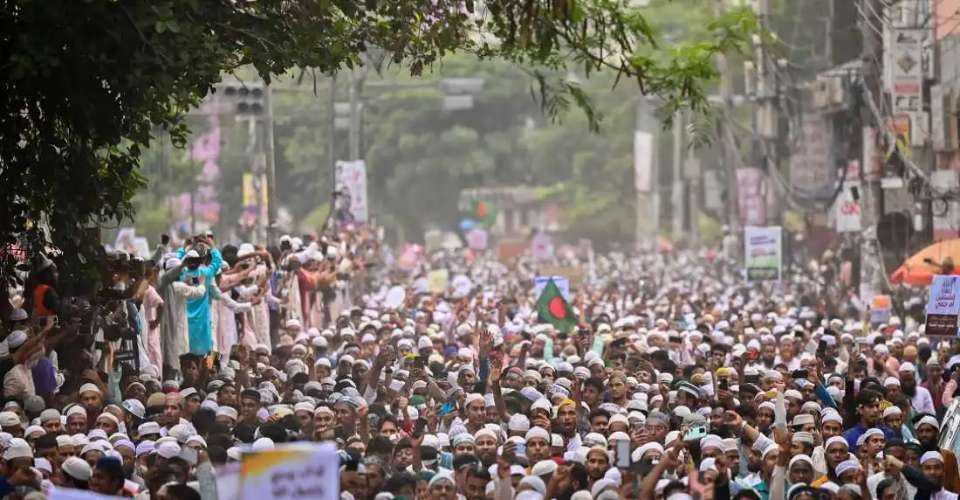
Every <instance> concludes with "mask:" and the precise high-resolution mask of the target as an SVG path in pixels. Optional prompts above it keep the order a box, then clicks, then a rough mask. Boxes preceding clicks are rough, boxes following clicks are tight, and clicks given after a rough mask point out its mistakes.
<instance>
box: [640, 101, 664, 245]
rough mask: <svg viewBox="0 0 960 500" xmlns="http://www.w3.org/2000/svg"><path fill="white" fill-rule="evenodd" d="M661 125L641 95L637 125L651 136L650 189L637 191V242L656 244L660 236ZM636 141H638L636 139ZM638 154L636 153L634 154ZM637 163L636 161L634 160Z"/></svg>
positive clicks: (648, 103)
mask: <svg viewBox="0 0 960 500" xmlns="http://www.w3.org/2000/svg"><path fill="white" fill-rule="evenodd" d="M659 128H660V127H659V125H658V124H657V121H656V119H655V117H654V114H653V106H651V103H650V101H649V99H648V98H647V96H644V95H640V96H639V97H638V99H637V124H636V130H637V131H640V132H645V133H648V134H650V137H651V140H650V143H651V145H652V147H651V148H650V151H649V154H650V173H649V175H650V189H649V191H648V192H646V193H645V192H643V191H641V190H640V189H637V200H636V207H635V215H636V227H635V231H636V232H635V237H636V242H637V243H640V242H642V241H643V240H644V239H645V238H646V237H651V239H652V240H653V241H654V242H655V241H656V238H657V236H659V234H660V182H659V170H660V169H659V161H658V154H657V153H658V151H657V137H658V130H659ZM634 140H636V139H634ZM636 153H637V152H636V151H635V152H634V154H636ZM634 161H636V159H635V160H634Z"/></svg>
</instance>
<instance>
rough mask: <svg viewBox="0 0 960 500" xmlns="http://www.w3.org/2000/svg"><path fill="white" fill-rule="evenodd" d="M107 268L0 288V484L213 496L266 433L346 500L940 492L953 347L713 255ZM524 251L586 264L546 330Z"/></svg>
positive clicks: (955, 473)
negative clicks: (333, 455)
mask: <svg viewBox="0 0 960 500" xmlns="http://www.w3.org/2000/svg"><path fill="white" fill-rule="evenodd" d="M110 262H111V263H110V266H109V272H108V273H106V278H105V282H104V283H103V284H102V286H101V288H100V291H99V292H98V294H97V296H96V297H95V298H89V297H88V298H87V299H89V300H88V301H84V300H83V299H82V298H78V297H66V296H61V294H60V293H59V291H58V272H57V266H56V263H55V262H54V261H53V260H50V259H48V258H46V257H38V258H36V259H33V260H32V263H31V264H32V267H31V270H30V272H29V276H27V277H26V279H25V280H23V283H22V285H18V286H14V287H13V288H12V289H11V290H10V294H9V296H10V297H11V299H10V301H9V302H10V304H8V306H9V307H7V308H6V310H7V311H8V312H7V317H6V318H5V319H6V321H5V324H4V335H5V337H4V340H3V341H2V342H0V376H2V381H3V405H2V411H0V431H2V432H0V458H2V460H0V472H2V474H0V496H10V497H11V498H20V497H23V498H27V497H30V498H42V497H43V496H46V495H50V494H52V492H55V491H56V490H57V489H66V488H74V489H83V490H91V491H92V492H96V493H100V494H106V495H123V496H136V497H143V498H148V497H155V498H164V499H196V498H203V499H204V500H208V499H210V500H215V499H217V498H218V491H217V480H216V470H217V467H220V466H223V465H224V464H228V463H229V462H235V461H239V460H242V457H243V455H244V454H247V453H256V452H261V451H264V450H271V449H275V448H276V447H281V446H283V445H284V444H285V443H290V442H294V441H332V442H335V443H336V445H337V447H338V449H339V455H340V456H339V460H340V472H339V476H340V491H341V498H345V499H357V500H360V499H363V500H380V499H390V498H405V499H412V498H424V499H450V500H452V499H454V498H461V497H462V498H466V499H467V500H479V499H496V500H509V499H514V498H515V499H518V500H534V499H542V498H560V499H590V498H595V499H616V498H641V499H667V500H681V499H686V498H698V499H724V498H735V499H761V500H768V499H773V500H781V499H790V500H794V499H797V500H799V499H821V498H839V499H846V500H850V499H865V498H872V499H883V500H889V499H907V498H920V499H937V500H939V499H950V498H956V497H957V493H958V492H960V468H958V461H957V456H956V454H955V451H954V450H953V449H952V447H951V445H952V443H947V444H945V445H944V446H941V439H940V438H941V435H943V434H945V433H947V432H952V431H950V429H949V428H948V425H949V424H950V422H949V421H948V420H947V419H945V416H946V415H947V414H948V410H949V408H950V407H951V405H952V402H953V399H954V397H955V395H957V386H958V380H960V370H956V367H957V366H958V365H960V350H958V349H957V347H956V343H955V341H954V339H952V338H932V337H928V336H926V335H925V334H924V327H923V325H922V324H919V323H918V322H917V321H916V319H915V318H912V317H900V316H897V315H895V314H894V315H893V316H891V317H890V318H889V319H887V320H884V321H885V322H883V323H876V322H874V323H871V322H870V317H869V316H868V315H866V314H857V313H856V311H853V312H851V310H850V308H837V307H831V304H828V303H825V302H824V301H823V300H820V299H821V297H819V296H818V292H817V291H816V290H817V289H816V287H811V286H809V280H806V279H802V278H799V277H795V276H793V275H791V273H789V272H788V273H786V274H785V279H784V280H783V281H782V282H779V283H748V282H746V281H745V280H744V279H743V272H742V269H741V268H740V265H738V264H737V263H736V260H735V259H729V258H726V257H725V255H724V252H721V253H720V254H719V255H718V254H717V253H716V252H707V251H703V252H693V251H675V252H669V253H656V252H645V253H637V254H631V255H627V254H623V253H609V254H605V255H602V256H597V257H596V258H595V259H590V262H589V264H588V262H587V259H586V258H585V257H582V256H577V255H575V254H572V253H571V254H565V255H563V256H558V257H556V258H554V259H553V260H551V261H549V262H536V261H534V260H533V259H532V258H531V257H529V256H523V257H521V258H520V260H519V261H518V262H515V263H511V265H510V266H507V265H505V264H503V263H500V262H498V261H496V260H495V259H493V258H492V257H491V256H489V255H487V254H484V253H477V252H471V251H463V252H441V253H433V254H429V255H425V256H422V257H421V258H420V259H419V260H418V261H417V262H415V263H413V265H412V266H410V265H409V264H410V263H409V262H407V263H405V265H404V266H399V265H398V260H397V259H396V258H395V257H394V256H393V255H392V254H391V252H390V250H389V249H388V248H386V247H385V246H384V245H382V244H381V242H380V241H379V240H378V238H377V232H376V231H373V230H368V229H358V230H341V231H338V232H329V233H327V234H325V235H324V236H322V237H320V238H309V237H304V238H300V237H289V236H284V237H283V238H281V239H280V242H279V245H278V246H277V247H276V248H263V247H257V246H254V245H250V244H246V243H245V244H241V245H237V246H234V245H223V246H221V245H220V244H218V242H217V241H216V239H215V238H214V235H213V234H210V233H206V234H203V235H199V236H195V237H193V238H190V239H189V240H187V241H184V242H182V243H181V244H178V245H171V244H169V241H167V240H166V239H165V240H164V244H163V245H161V246H160V247H159V248H158V249H157V252H156V253H155V254H154V257H153V259H151V260H150V261H148V262H146V263H143V264H142V265H141V263H139V262H137V261H136V260H134V259H131V258H129V256H126V255H123V254H122V253H114V254H112V255H111V261H110ZM546 264H549V265H550V267H551V268H552V269H555V268H557V267H558V266H564V267H567V268H574V269H584V268H586V267H587V266H588V265H589V267H590V271H589V272H588V273H584V274H585V276H584V277H583V279H582V281H580V282H576V283H573V286H572V287H571V290H570V292H569V294H568V296H567V297H566V298H565V300H566V301H567V302H568V303H569V305H570V306H571V310H572V311H574V314H575V315H576V321H575V326H573V327H572V328H568V327H566V326H565V324H561V323H558V322H555V321H554V322H551V321H545V316H550V315H551V314H546V315H545V311H544V307H547V309H548V311H547V312H548V313H556V312H557V311H556V310H555V309H554V306H553V305H552V304H547V305H546V306H545V305H544V304H538V300H537V299H538V297H537V296H536V295H535V293H534V286H533V283H534V278H535V277H536V276H538V274H539V273H540V269H541V267H543V266H544V265H546ZM401 267H402V268H401ZM438 269H445V270H447V271H448V276H449V279H448V280H447V281H446V282H444V283H442V284H441V286H442V287H443V289H442V290H436V289H433V290H431V288H434V287H435V286H436V284H435V283H431V282H430V280H429V279H428V274H429V273H430V271H433V270H438ZM562 312H563V310H561V311H560V313H562Z"/></svg>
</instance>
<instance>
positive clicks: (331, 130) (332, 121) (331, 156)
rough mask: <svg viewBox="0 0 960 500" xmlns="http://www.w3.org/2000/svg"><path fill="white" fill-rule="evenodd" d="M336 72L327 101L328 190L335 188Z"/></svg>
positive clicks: (331, 209) (332, 76)
mask: <svg viewBox="0 0 960 500" xmlns="http://www.w3.org/2000/svg"><path fill="white" fill-rule="evenodd" d="M336 104H337V73H336V72H335V71H334V72H332V73H330V96H329V101H328V102H327V105H328V106H327V167H328V168H329V169H330V192H331V193H333V192H334V191H335V190H336V189H337V155H336V153H335V152H334V145H335V144H336V133H337V125H336V123H337V112H336V109H335V108H336ZM334 201H335V200H334V199H333V197H332V196H331V197H330V213H331V214H332V213H333V208H334V207H333V205H334Z"/></svg>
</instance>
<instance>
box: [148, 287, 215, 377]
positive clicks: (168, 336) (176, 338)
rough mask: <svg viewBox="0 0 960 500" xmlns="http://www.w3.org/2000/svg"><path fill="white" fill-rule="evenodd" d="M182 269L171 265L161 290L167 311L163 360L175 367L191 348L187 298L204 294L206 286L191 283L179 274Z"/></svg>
mask: <svg viewBox="0 0 960 500" xmlns="http://www.w3.org/2000/svg"><path fill="white" fill-rule="evenodd" d="M179 275H180V269H179V268H177V269H171V270H170V271H167V272H166V273H164V275H163V276H162V277H161V278H160V286H159V288H158V289H157V291H158V292H159V293H160V297H161V298H162V299H163V302H164V308H163V315H162V316H161V317H160V344H161V350H162V351H163V364H164V365H166V366H169V367H171V368H173V369H175V370H178V369H179V368H180V356H181V355H183V354H186V352H187V351H188V350H189V327H188V326H187V303H186V301H187V299H196V298H199V297H203V295H204V293H206V287H205V286H202V285H201V286H190V285H188V284H186V283H184V282H182V281H176V280H177V279H178V278H179Z"/></svg>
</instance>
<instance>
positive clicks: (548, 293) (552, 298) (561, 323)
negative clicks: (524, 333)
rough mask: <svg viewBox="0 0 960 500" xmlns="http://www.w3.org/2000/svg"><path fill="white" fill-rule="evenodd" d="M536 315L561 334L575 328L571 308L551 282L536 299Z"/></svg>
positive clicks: (574, 315)
mask: <svg viewBox="0 0 960 500" xmlns="http://www.w3.org/2000/svg"><path fill="white" fill-rule="evenodd" d="M537 314H538V315H539V316H540V321H545V322H547V323H550V324H551V325H553V327H554V328H556V329H557V330H559V331H561V332H569V331H570V330H572V329H573V327H575V326H577V316H576V314H574V312H573V308H572V307H570V304H568V303H567V301H566V300H564V299H563V295H561V294H560V288H558V287H557V284H556V283H554V282H553V280H550V281H548V282H547V286H545V287H543V292H542V293H541V294H540V298H539V299H537Z"/></svg>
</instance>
